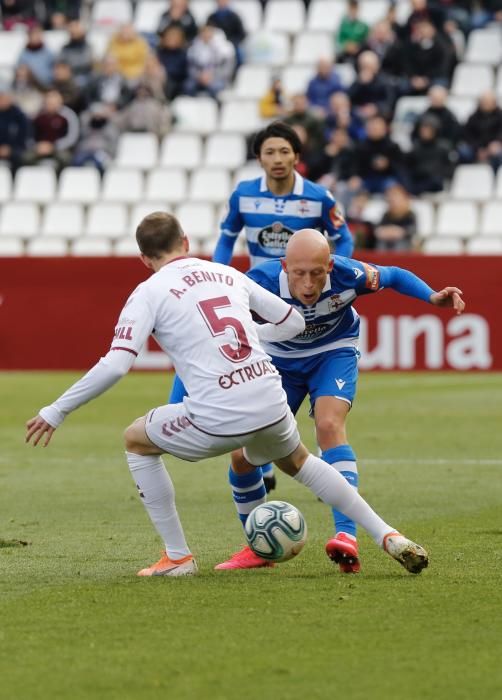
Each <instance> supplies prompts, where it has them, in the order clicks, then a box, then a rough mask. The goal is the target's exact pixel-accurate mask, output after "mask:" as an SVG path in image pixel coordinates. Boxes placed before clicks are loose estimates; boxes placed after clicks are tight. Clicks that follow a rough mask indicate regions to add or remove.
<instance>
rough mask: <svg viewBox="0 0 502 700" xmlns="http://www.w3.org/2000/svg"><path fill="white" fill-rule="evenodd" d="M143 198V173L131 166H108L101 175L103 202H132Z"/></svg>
mask: <svg viewBox="0 0 502 700" xmlns="http://www.w3.org/2000/svg"><path fill="white" fill-rule="evenodd" d="M142 198H143V173H142V172H141V170H136V169H133V168H110V169H109V170H107V171H106V172H105V174H104V176H103V189H102V200H103V202H124V203H126V204H134V203H135V202H138V201H139V200H140V199H142Z"/></svg>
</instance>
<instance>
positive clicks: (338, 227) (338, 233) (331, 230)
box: [322, 190, 354, 258]
mask: <svg viewBox="0 0 502 700" xmlns="http://www.w3.org/2000/svg"><path fill="white" fill-rule="evenodd" d="M322 218H323V226H324V228H325V229H326V233H327V234H328V238H329V240H330V241H332V242H333V243H334V245H335V252H336V254H337V255H343V256H345V257H346V258H350V256H351V255H352V252H353V250H354V239H353V237H352V233H351V232H350V229H349V227H348V226H347V222H346V221H345V217H344V216H343V214H342V211H341V209H340V207H339V205H338V204H337V203H336V202H335V200H334V199H333V197H332V196H331V194H330V193H329V192H328V191H327V190H326V195H325V197H324V199H323V203H322Z"/></svg>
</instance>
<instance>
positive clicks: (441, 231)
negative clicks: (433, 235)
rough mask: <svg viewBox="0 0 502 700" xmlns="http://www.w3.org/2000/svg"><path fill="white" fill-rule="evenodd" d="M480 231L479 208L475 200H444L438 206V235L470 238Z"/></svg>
mask: <svg viewBox="0 0 502 700" xmlns="http://www.w3.org/2000/svg"><path fill="white" fill-rule="evenodd" d="M477 233H478V209H477V206H476V204H474V203H473V202H442V203H441V204H440V205H439V207H438V215H437V235H438V236H457V237H459V238H470V237H471V236H475V235H476V234H477Z"/></svg>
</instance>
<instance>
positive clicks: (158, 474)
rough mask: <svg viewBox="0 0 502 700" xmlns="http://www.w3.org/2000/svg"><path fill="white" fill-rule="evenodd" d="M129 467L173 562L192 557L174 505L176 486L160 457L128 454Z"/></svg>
mask: <svg viewBox="0 0 502 700" xmlns="http://www.w3.org/2000/svg"><path fill="white" fill-rule="evenodd" d="M125 454H126V458H127V464H128V465H129V469H130V471H131V474H132V478H133V479H134V483H135V484H136V486H137V488H138V491H139V495H140V497H141V500H142V501H143V505H144V506H145V508H146V511H147V513H148V515H149V516H150V520H151V521H152V523H153V525H154V527H155V529H156V530H157V532H158V533H159V535H160V536H161V537H162V539H163V540H164V543H165V546H166V552H167V555H168V557H169V558H170V559H182V558H183V557H186V556H187V555H188V554H190V550H189V548H188V545H187V542H186V540H185V535H184V533H183V528H182V526H181V521H180V519H179V516H178V511H177V510H176V504H175V502H174V485H173V482H172V481H171V477H170V476H169V474H168V472H167V471H166V468H165V467H164V462H163V461H162V459H161V458H160V457H158V456H156V455H155V456H148V457H144V456H142V455H137V454H134V453H133V452H126V453H125Z"/></svg>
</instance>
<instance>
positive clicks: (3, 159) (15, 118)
mask: <svg viewBox="0 0 502 700" xmlns="http://www.w3.org/2000/svg"><path fill="white" fill-rule="evenodd" d="M28 135H29V120H28V118H27V117H26V115H25V114H24V112H23V111H22V110H21V109H19V107H18V106H17V105H16V104H14V101H13V99H12V93H11V92H10V91H9V90H7V89H6V88H4V87H1V86H0V163H7V164H8V165H10V167H11V168H12V169H13V170H15V169H16V168H17V167H18V166H19V165H20V163H21V158H22V155H23V153H24V151H25V149H26V144H27V140H28Z"/></svg>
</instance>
